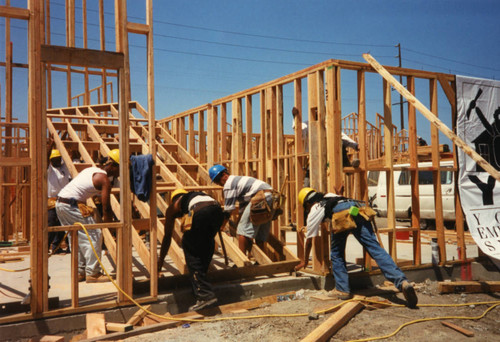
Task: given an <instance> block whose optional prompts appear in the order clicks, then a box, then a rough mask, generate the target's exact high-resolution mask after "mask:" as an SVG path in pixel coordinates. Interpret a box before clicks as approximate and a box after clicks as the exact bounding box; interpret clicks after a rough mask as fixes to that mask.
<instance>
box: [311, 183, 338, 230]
mask: <svg viewBox="0 0 500 342" xmlns="http://www.w3.org/2000/svg"><path fill="white" fill-rule="evenodd" d="M333 197H340V196H339V195H336V194H332V193H327V194H326V195H325V197H324V198H325V199H326V198H333ZM324 218H325V206H324V205H323V204H322V203H321V202H317V203H315V204H314V205H313V206H312V207H311V210H310V211H309V215H307V232H306V239H309V238H312V237H316V236H318V235H319V231H320V226H321V222H323V219H324Z"/></svg>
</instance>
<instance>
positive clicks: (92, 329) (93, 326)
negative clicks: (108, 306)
mask: <svg viewBox="0 0 500 342" xmlns="http://www.w3.org/2000/svg"><path fill="white" fill-rule="evenodd" d="M86 319H87V338H92V337H97V336H102V335H106V321H105V319H104V314H103V313H89V314H87V316H86Z"/></svg>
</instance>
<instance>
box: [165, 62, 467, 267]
mask: <svg viewBox="0 0 500 342" xmlns="http://www.w3.org/2000/svg"><path fill="white" fill-rule="evenodd" d="M386 68H387V70H388V71H389V72H390V73H391V74H392V75H395V76H402V77H403V78H404V79H405V80H406V81H407V88H408V91H409V92H410V93H412V94H415V91H416V89H415V80H419V82H420V83H421V82H422V81H426V82H428V84H429V94H430V95H429V99H430V104H429V109H430V111H432V113H434V115H436V116H437V115H438V113H437V112H438V110H437V108H438V107H437V90H438V87H439V86H440V87H441V89H442V91H443V92H444V93H445V94H446V95H447V97H446V99H447V100H448V101H449V105H450V107H451V113H445V114H441V115H449V116H453V115H455V110H456V105H455V98H454V76H453V75H449V74H442V73H434V72H427V71H421V70H412V69H405V68H398V67H386ZM347 72H351V73H355V74H356V80H357V103H358V110H357V113H351V114H349V115H345V116H343V114H342V96H341V84H342V82H341V74H344V73H347ZM367 74H377V72H376V70H375V69H374V68H372V67H371V66H370V65H369V64H366V63H358V62H350V61H342V60H328V61H325V62H323V63H320V64H317V65H314V66H311V67H309V68H306V69H303V70H301V71H298V72H295V73H293V74H291V75H287V76H284V77H282V78H279V79H276V80H274V81H270V82H267V83H264V84H262V85H259V86H256V87H254V88H251V89H247V90H244V91H241V92H238V93H236V94H233V95H230V96H227V97H224V98H221V99H216V100H213V101H212V102H210V103H208V104H206V105H203V106H200V107H196V108H193V109H191V110H188V111H185V112H182V113H178V114H175V115H172V116H169V117H167V118H165V119H162V120H159V124H160V125H162V126H163V127H165V128H166V129H167V130H168V131H169V132H171V133H172V135H173V136H174V137H175V138H176V139H177V140H178V141H179V142H180V143H181V144H184V146H185V147H186V149H187V150H188V151H189V153H191V155H192V156H193V157H195V158H197V159H198V160H199V162H200V163H201V164H203V165H206V166H207V168H208V167H210V166H211V165H213V164H216V163H221V164H224V165H226V166H227V167H228V168H229V169H230V172H231V173H233V174H246V175H251V176H255V177H257V178H260V179H262V180H264V181H267V182H268V183H269V184H271V185H272V186H273V187H274V188H275V189H280V188H281V186H282V185H283V182H284V181H285V175H288V177H287V178H286V185H285V194H286V196H287V204H286V211H285V214H284V215H282V217H281V219H280V221H279V222H277V223H275V224H274V226H273V233H274V234H276V235H277V236H279V235H280V231H281V230H284V229H289V223H290V222H289V219H291V220H292V223H293V224H296V225H297V227H298V229H297V247H298V251H297V255H298V256H299V257H301V256H303V248H304V234H303V232H302V230H301V229H300V228H301V227H302V226H303V212H302V210H301V208H299V207H298V205H297V198H296V194H297V193H298V192H299V191H300V189H301V188H302V187H303V184H304V177H305V172H304V171H305V169H307V168H309V173H310V184H311V186H312V187H313V188H315V189H317V190H318V191H323V192H325V191H334V189H335V188H337V187H339V186H340V185H342V184H344V185H345V194H346V195H348V196H349V197H352V198H355V199H358V200H361V201H365V202H367V201H368V200H369V198H368V188H367V174H368V171H371V170H373V171H385V172H386V175H387V193H388V195H387V204H388V217H387V226H386V227H378V232H379V233H387V234H388V236H389V245H388V246H387V247H388V250H389V253H390V254H391V256H392V257H393V259H394V260H396V261H401V262H404V264H405V265H407V264H408V262H410V264H412V265H415V266H418V265H420V264H421V263H422V252H421V239H422V237H421V234H420V210H419V195H418V162H419V161H422V160H428V161H432V171H433V173H434V182H435V184H434V187H435V190H436V195H435V207H436V218H437V220H436V232H437V234H436V235H437V237H438V241H439V245H440V253H441V259H440V260H441V263H442V264H444V263H445V262H447V261H448V256H447V255H446V248H445V241H444V232H445V227H444V221H443V216H442V194H441V187H440V183H439V181H438V180H439V174H440V171H441V170H444V169H442V167H441V166H440V165H441V163H440V161H441V160H442V159H443V158H445V159H450V160H453V159H454V155H453V154H451V153H443V149H442V145H440V144H439V140H438V134H437V133H438V130H437V128H436V127H435V126H432V125H431V132H432V134H431V136H432V139H431V145H430V146H428V147H425V148H421V147H418V146H417V121H416V110H415V107H414V106H413V105H412V104H411V103H409V104H408V110H407V116H408V117H407V120H408V124H409V129H408V130H403V131H398V129H397V127H396V126H395V125H394V124H393V120H392V99H391V89H390V85H389V84H388V83H387V82H386V81H385V80H384V79H383V78H380V83H381V86H380V87H381V89H382V92H381V94H380V95H381V96H380V99H381V100H380V101H381V104H382V108H383V113H382V114H378V113H367V112H366V77H367ZM377 76H378V75H377ZM303 85H307V92H303V91H302V88H303ZM285 87H289V88H290V87H293V88H292V89H293V91H291V92H289V93H288V94H287V95H288V96H290V95H291V96H293V101H292V105H293V106H295V107H297V108H299V110H300V111H299V115H298V116H297V117H296V118H295V123H294V124H295V127H301V122H302V121H306V120H307V121H308V123H309V135H308V139H309V146H314V148H313V149H310V150H309V151H304V144H303V143H304V142H303V141H302V139H303V138H302V134H301V130H300V129H297V128H296V129H295V131H294V134H293V135H287V134H285V133H284V129H283V125H284V119H283V118H284V115H290V113H284V109H283V102H284V97H283V89H284V88H285ZM255 103H259V106H255ZM228 108H230V110H229V109H228ZM242 108H244V109H245V111H244V114H243V110H242ZM369 116H370V119H371V120H373V121H371V122H370V119H369V118H368V117H369ZM205 121H206V122H207V123H208V124H207V125H206V126H204V124H203V123H204V122H205ZM243 122H244V123H245V125H243V124H242V123H243ZM256 122H260V127H259V126H257V125H256V124H255V123H256ZM341 130H343V131H344V132H345V133H347V134H348V135H349V136H350V137H351V138H353V139H355V140H356V141H357V142H358V143H359V146H360V151H359V153H355V152H354V151H350V152H351V153H355V156H356V158H359V160H360V167H359V168H353V167H342V150H341V148H342V147H341V137H340V135H341ZM205 146H206V147H205ZM204 147H205V148H206V156H205V153H204V151H203V149H204ZM423 158H424V159H423ZM401 163H409V164H410V167H409V168H408V167H405V169H408V170H410V172H411V175H412V182H411V186H412V189H413V193H412V217H411V226H410V227H408V228H397V225H396V217H395V213H394V208H395V203H394V198H395V194H394V182H395V180H394V171H398V170H400V169H401V168H399V169H398V167H395V165H396V164H401ZM327 165H328V167H327ZM453 170H454V171H456V170H457V169H456V163H455V167H454V168H453ZM455 193H458V191H456V192H455ZM456 205H457V208H459V199H458V196H456ZM456 215H457V217H456V232H457V240H458V247H459V248H460V249H461V250H462V251H465V241H464V231H463V217H462V213H461V211H460V210H457V211H456ZM401 231H409V232H410V233H411V236H412V242H413V260H409V261H408V260H399V259H398V253H397V248H396V236H395V235H396V232H401ZM314 246H315V252H314V257H313V261H314V262H313V265H314V271H316V272H320V273H326V272H328V269H329V268H328V267H329V256H328V248H329V241H328V234H326V233H325V234H324V236H323V237H322V238H318V239H317V241H315V244H314ZM466 258H467V257H466V253H465V252H464V253H462V254H461V255H460V259H461V260H466ZM366 259H367V260H366V261H365V262H366V265H367V266H368V265H370V261H369V257H368V256H366Z"/></svg>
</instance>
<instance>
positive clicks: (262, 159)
mask: <svg viewBox="0 0 500 342" xmlns="http://www.w3.org/2000/svg"><path fill="white" fill-rule="evenodd" d="M259 96H260V146H259V148H260V153H259V176H258V178H259V179H265V178H266V168H267V165H266V163H267V156H268V154H267V143H268V140H267V134H266V122H267V120H266V117H267V111H266V108H267V106H266V90H265V89H262V90H261V91H260V92H259Z"/></svg>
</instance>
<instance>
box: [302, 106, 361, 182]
mask: <svg viewBox="0 0 500 342" xmlns="http://www.w3.org/2000/svg"><path fill="white" fill-rule="evenodd" d="M298 114H299V109H298V108H297V107H293V108H292V116H293V121H292V129H295V117H296V116H297V115H298ZM301 130H302V140H303V143H304V152H305V153H309V122H308V121H303V122H302V124H301ZM341 138H342V165H343V166H352V167H359V164H360V161H359V159H357V158H354V159H353V160H352V161H351V160H349V155H348V154H347V148H349V147H350V148H352V149H354V150H355V151H359V145H358V143H357V142H355V141H354V140H352V139H351V138H349V136H348V135H347V134H345V133H344V132H341ZM308 184H309V169H307V170H306V176H305V179H304V186H308Z"/></svg>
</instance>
